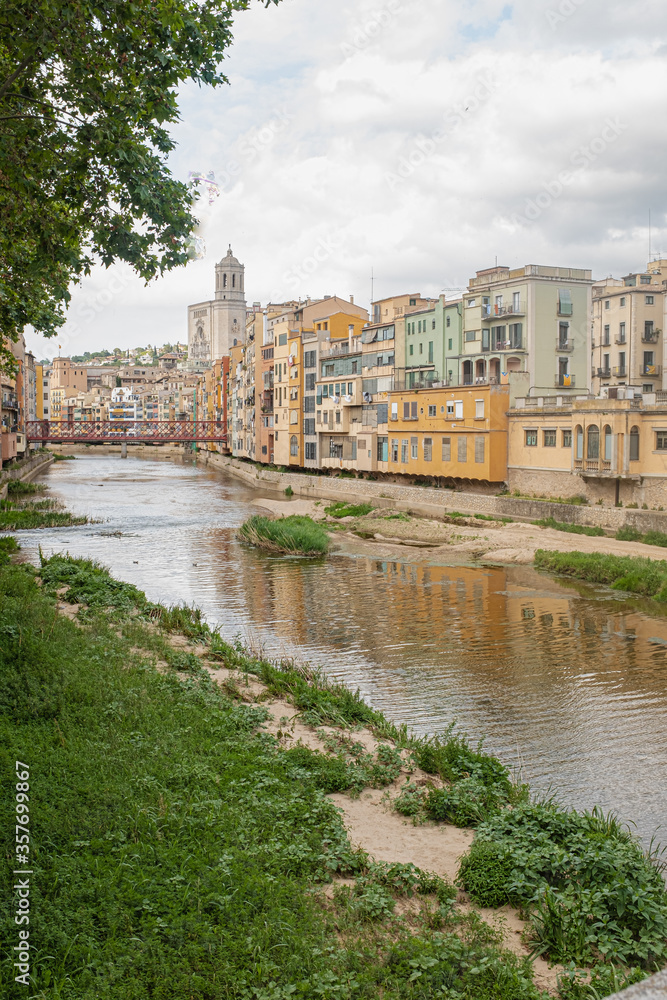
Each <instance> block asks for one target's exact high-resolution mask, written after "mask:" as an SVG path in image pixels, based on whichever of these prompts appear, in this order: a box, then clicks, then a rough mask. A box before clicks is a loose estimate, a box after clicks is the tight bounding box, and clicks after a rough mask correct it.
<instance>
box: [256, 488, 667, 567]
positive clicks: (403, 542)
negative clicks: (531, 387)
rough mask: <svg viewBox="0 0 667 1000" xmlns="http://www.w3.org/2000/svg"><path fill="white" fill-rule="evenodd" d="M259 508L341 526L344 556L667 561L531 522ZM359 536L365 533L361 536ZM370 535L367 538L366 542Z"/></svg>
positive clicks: (302, 506) (315, 507)
mask: <svg viewBox="0 0 667 1000" xmlns="http://www.w3.org/2000/svg"><path fill="white" fill-rule="evenodd" d="M253 503H254V504H255V505H256V506H257V507H261V508H262V509H263V510H267V511H269V512H270V513H272V514H274V515H276V516H281V515H287V514H307V515H309V516H310V517H312V518H313V519H314V520H317V521H327V522H328V523H329V524H330V525H332V526H334V527H335V530H336V534H335V535H334V543H333V550H334V551H338V552H341V553H347V552H349V553H358V552H360V551H362V552H367V553H370V554H373V555H376V556H378V557H379V558H391V557H400V558H401V559H404V560H408V561H410V562H432V561H434V560H435V561H437V560H439V559H443V560H447V561H451V560H455V561H456V562H471V561H474V562H491V563H500V564H503V565H507V564H530V563H532V562H533V560H534V558H535V552H536V551H537V549H549V550H551V551H554V552H602V553H605V554H611V555H620V556H644V557H646V558H648V559H665V558H667V550H666V549H663V548H660V547H657V546H655V545H643V544H642V543H640V542H619V541H617V540H616V539H615V538H613V537H611V536H608V535H605V536H589V535H578V534H570V533H569V532H563V531H556V530H554V529H553V528H541V527H539V526H538V525H534V524H526V523H525V522H518V521H517V522H513V523H511V524H504V523H503V522H501V521H476V520H474V519H473V518H461V519H457V520H456V523H445V522H444V521H442V520H436V519H431V518H425V517H417V516H414V515H407V514H401V515H399V516H396V515H392V514H391V513H387V512H385V511H373V512H371V513H370V514H367V515H366V516H365V517H356V518H355V517H347V518H342V519H341V520H338V521H336V520H334V519H331V518H328V516H327V514H326V513H325V507H326V506H327V501H316V500H303V499H300V498H296V497H295V498H293V499H290V500H272V499H266V498H261V499H260V498H258V499H257V500H255V501H253ZM357 532H361V535H360V534H357ZM364 536H365V537H364Z"/></svg>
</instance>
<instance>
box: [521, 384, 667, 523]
mask: <svg viewBox="0 0 667 1000" xmlns="http://www.w3.org/2000/svg"><path fill="white" fill-rule="evenodd" d="M622 391H623V390H621V389H619V390H618V392H619V393H620V392H622ZM659 395H660V396H662V395H663V394H662V393H660V394H659ZM628 396H629V397H630V398H627V399H618V398H616V399H606V398H602V397H597V398H589V397H584V398H581V399H576V398H575V399H567V398H566V397H554V398H551V399H544V398H537V399H533V398H530V399H517V400H516V404H515V406H514V407H513V408H512V409H511V410H510V412H509V444H508V484H509V487H510V489H518V490H520V491H521V492H522V493H529V494H534V495H536V496H548V497H559V498H568V497H572V496H578V495H580V496H584V497H586V499H587V500H588V501H589V502H591V503H602V504H609V505H613V504H621V503H622V504H626V505H627V504H631V503H632V504H638V505H639V506H643V505H644V504H646V505H647V506H648V507H656V506H660V507H663V506H667V400H662V399H659V398H658V394H656V393H651V394H645V395H644V396H643V397H641V398H637V397H635V395H634V392H631V390H628Z"/></svg>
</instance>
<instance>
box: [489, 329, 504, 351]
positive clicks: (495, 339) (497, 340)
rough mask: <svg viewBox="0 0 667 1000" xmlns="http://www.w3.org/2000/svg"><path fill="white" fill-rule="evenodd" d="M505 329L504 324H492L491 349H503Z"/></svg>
mask: <svg viewBox="0 0 667 1000" xmlns="http://www.w3.org/2000/svg"><path fill="white" fill-rule="evenodd" d="M505 330H506V327H504V326H492V327H491V350H492V351H502V350H503V348H504V347H505V340H506V337H505Z"/></svg>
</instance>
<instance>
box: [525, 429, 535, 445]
mask: <svg viewBox="0 0 667 1000" xmlns="http://www.w3.org/2000/svg"><path fill="white" fill-rule="evenodd" d="M525 436H526V447H527V448H537V431H536V430H530V431H526V432H525Z"/></svg>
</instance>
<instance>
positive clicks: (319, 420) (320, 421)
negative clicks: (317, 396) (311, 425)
mask: <svg viewBox="0 0 667 1000" xmlns="http://www.w3.org/2000/svg"><path fill="white" fill-rule="evenodd" d="M317 422H318V424H321V423H322V411H321V410H318V411H317Z"/></svg>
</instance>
